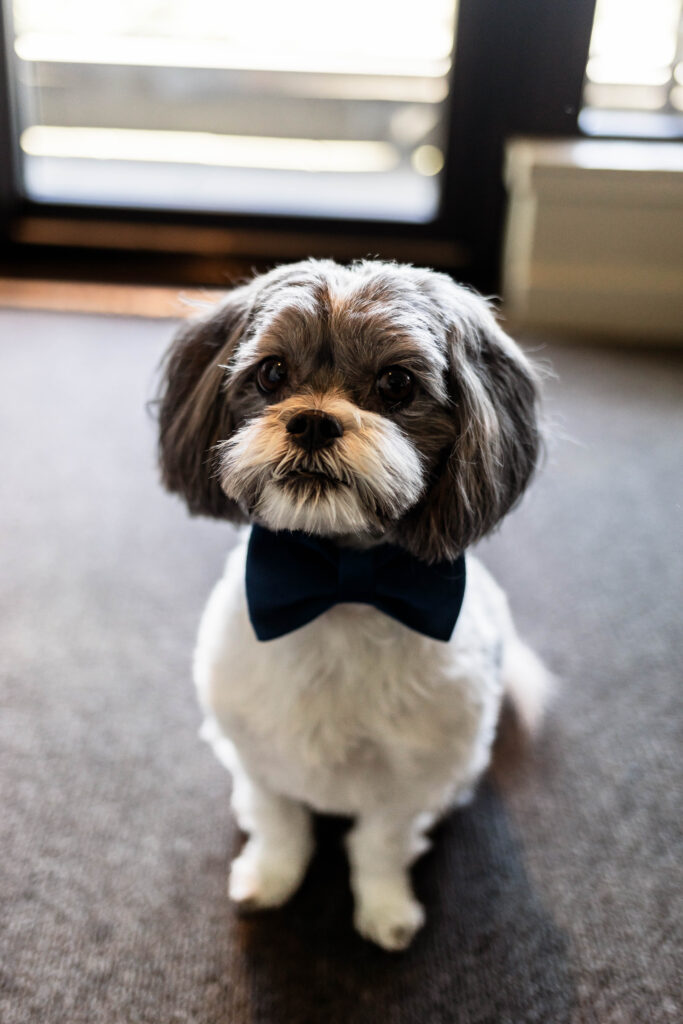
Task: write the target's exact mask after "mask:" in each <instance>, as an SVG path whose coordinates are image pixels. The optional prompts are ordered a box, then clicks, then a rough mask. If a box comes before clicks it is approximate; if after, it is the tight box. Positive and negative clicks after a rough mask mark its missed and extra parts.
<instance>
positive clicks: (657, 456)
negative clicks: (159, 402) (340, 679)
mask: <svg viewBox="0 0 683 1024" xmlns="http://www.w3.org/2000/svg"><path fill="white" fill-rule="evenodd" d="M170 332H171V325H170V324H169V323H164V322H143V321H136V320H133V319H131V320H125V319H116V320H115V319H107V318H97V317H94V316H93V317H86V316H75V315H58V314H48V313H42V314H41V313H30V312H8V311H4V312H2V313H0V430H1V434H0V441H1V445H2V452H1V456H0V458H1V461H0V491H1V493H2V503H1V505H0V531H1V537H2V545H1V548H0V600H1V602H2V604H1V615H0V672H1V677H2V716H1V719H0V730H1V742H2V746H1V748H0V758H1V760H0V782H1V786H2V795H1V808H2V810H1V815H0V843H1V845H0V885H1V896H2V902H3V911H2V919H1V921H0V928H1V933H2V967H1V977H0V1019H1V1020H2V1021H3V1022H4V1024H25V1022H40V1024H56V1022H65V1024H86V1022H87V1024H142V1022H144V1024H171V1022H182V1024H189V1022H195V1024H219V1022H221V1024H223V1022H225V1024H317V1022H321V1024H355V1022H358V1024H370V1022H373V1024H374V1022H376V1021H381V1022H382V1024H418V1022H419V1024H459V1022H462V1024H525V1022H538V1024H564V1022H571V1024H574V1022H591V1024H592V1022H597V1024H660V1022H662V1024H663V1022H674V1021H678V1020H681V1014H682V1013H683V1009H682V1008H681V1006H680V1004H679V1003H678V1002H677V1000H678V999H679V997H680V992H681V990H682V988H683V985H682V978H681V959H680V931H678V933H677V927H678V925H677V922H678V924H679V923H680V920H681V903H680V893H681V875H680V871H679V868H677V857H678V858H680V855H681V845H680V821H681V817H682V815H681V800H680V773H679V771H678V770H677V761H678V756H679V749H680V726H681V702H680V692H681V681H682V680H681V676H682V672H681V641H682V637H681V608H682V607H683V593H682V589H683V588H682V586H681V580H682V577H683V573H682V571H681V561H680V554H681V551H680V523H681V506H682V503H683V501H682V495H681V476H682V473H681V469H682V461H683V460H682V459H681V447H682V446H681V439H682V438H683V403H682V402H681V398H682V397H683V363H682V361H681V360H680V359H679V358H677V357H676V356H675V355H658V354H643V353H638V352H623V351H616V350H592V349H590V348H580V347H577V348H563V349H562V348H555V349H553V348H548V349H545V351H544V353H543V354H544V355H545V356H547V357H549V358H550V359H551V360H552V362H553V364H554V366H555V369H556V371H557V373H558V375H559V379H557V380H556V381H553V382H551V383H550V384H549V386H548V409H549V412H550V415H551V417H552V418H553V419H554V421H555V425H556V432H557V435H558V440H557V441H556V443H555V444H554V445H553V447H552V449H551V452H550V455H549V458H548V463H547V465H546V467H545V470H544V472H543V474H542V476H541V477H540V479H539V480H538V482H537V483H536V485H535V487H534V489H533V491H532V492H531V493H530V494H529V496H528V498H527V500H526V501H525V503H524V504H523V505H522V507H521V508H520V509H519V510H518V511H517V512H516V513H515V514H514V515H513V516H512V517H511V518H510V519H509V520H508V521H507V523H506V524H505V526H504V528H503V530H502V531H501V532H500V533H499V534H498V535H497V536H496V537H495V538H494V539H493V540H492V541H490V542H488V543H486V544H484V545H483V546H482V548H481V553H482V555H483V557H484V560H485V561H486V562H487V563H488V564H489V565H490V567H491V568H492V569H493V570H494V571H495V572H496V574H497V576H498V577H499V579H500V580H501V581H502V582H503V583H504V585H505V586H506V587H507V589H508V591H509V593H510V597H511V601H512V605H513V608H514V610H515V612H516V617H517V621H518V623H519V626H520V629H521V630H522V631H523V633H524V634H525V635H526V636H527V637H528V638H529V639H530V640H531V641H532V642H533V643H534V644H535V646H536V647H537V649H538V650H539V651H540V652H541V653H542V654H543V656H544V657H545V658H546V660H547V661H548V663H549V664H550V665H551V667H552V668H553V669H554V670H555V671H556V672H557V673H558V674H559V675H560V676H561V677H562V679H563V686H562V691H561V694H560V696H559V699H558V700H557V703H556V705H555V707H554V709H553V711H552V714H551V716H550V719H549V722H548V726H547V729H546V732H545V735H544V737H543V739H542V740H541V742H540V743H539V744H538V745H537V747H536V749H535V750H534V752H533V754H532V755H531V756H530V757H528V758H527V759H526V760H520V759H519V757H517V756H515V754H514V751H512V750H511V749H510V745H509V743H508V744H505V743H503V749H501V750H500V752H499V756H498V759H497V763H496V767H495V770H494V771H493V772H492V773H491V775H490V777H489V779H488V781H487V782H486V784H485V785H484V786H483V787H482V790H481V792H480V794H479V797H478V799H477V800H476V802H475V803H474V805H473V806H472V807H471V808H469V809H468V810H466V811H464V812H461V813H458V814H456V815H454V816H453V817H452V818H451V819H450V820H449V821H448V822H447V823H446V824H445V825H444V826H442V827H441V828H440V830H439V833H438V842H437V845H436V848H435V850H434V851H433V852H432V853H431V854H429V855H428V856H427V857H426V858H424V859H423V860H422V861H421V862H420V863H419V865H418V866H417V868H416V871H415V882H416V887H417V891H418V893H419V895H420V897H421V898H422V899H423V900H424V902H425V903H426V905H427V909H428V914H429V923H428V926H427V927H426V929H425V930H424V931H423V933H421V934H420V936H419V938H418V939H417V941H416V943H415V945H414V947H413V948H412V949H411V950H410V951H409V952H408V953H406V954H405V955H398V956H396V955H394V956H392V955H389V954H384V953H381V952H379V951H378V950H376V949H374V948H372V947H371V946H369V945H367V944H366V943H364V942H363V941H361V940H360V939H359V938H357V937H356V936H355V935H354V934H353V932H352V929H351V925H350V896H349V893H348V880H347V874H346V867H345V861H344V858H343V856H342V855H341V852H340V846H339V839H340V835H341V832H342V830H343V825H342V824H341V823H339V822H334V821H321V822H320V853H319V855H318V857H317V859H316V861H315V863H314V865H313V868H312V870H311V873H310V875H309V877H308V879H307V881H306V882H305V884H304V887H303V889H302V890H301V891H300V893H299V894H298V895H297V897H296V898H295V899H294V901H293V902H292V903H291V904H290V905H289V906H288V907H287V908H285V909H283V910H282V911H279V912H276V913H272V914H267V915H262V916H260V917H257V918H252V919H242V920H240V919H238V918H237V917H236V916H235V914H234V913H233V912H232V910H231V909H230V906H229V905H228V903H227V901H226V899H225V895H224V892H225V878H226V872H227V866H228V861H229V858H230V856H231V853H232V852H233V851H234V849H235V847H236V844H237V842H238V837H237V836H236V835H235V832H234V828H233V825H232V823H231V820H230V815H229V810H228V786H229V782H228V777H227V774H226V773H225V772H224V770H223V769H222V768H221V767H220V766H219V765H218V763H217V762H216V761H214V759H213V757H212V755H211V753H210V751H209V750H208V748H207V747H205V746H204V745H203V744H201V743H200V742H199V740H198V739H197V736H196V732H197V727H198V725H199V714H198V711H197V709H196V706H195V701H194V695H193V692H192V686H191V683H190V672H189V667H190V653H191V648H192V643H193V637H194V631H195V628H196V625H197V621H198V617H199V614H200V611H201V608H202V604H203V601H204V600H205V598H206V596H207V594H208V591H209V588H210V587H211V585H212V583H213V581H214V579H215V578H216V576H217V575H218V573H219V571H220V568H221V564H222V561H223V557H224V554H225V551H226V549H227V547H228V546H229V545H230V543H231V541H232V537H233V534H232V532H231V530H230V528H229V527H227V526H224V525H222V524H217V523H211V522H204V521H200V520H190V519H189V518H187V516H186V514H185V512H184V510H183V508H182V507H181V505H180V504H179V503H178V502H177V501H176V500H174V499H172V498H170V497H168V496H167V495H165V494H164V493H163V492H162V491H161V489H160V488H159V486H158V484H157V480H156V473H155V467H154V452H153V435H154V429H153V425H152V424H151V422H150V421H149V420H148V418H147V417H146V416H145V413H144V402H145V399H146V397H148V396H149V394H150V392H151V381H152V376H153V369H154V367H155V364H156V362H157V360H158V357H159V355H160V353H161V351H162V348H163V346H164V344H165V342H166V340H167V338H168V337H169V335H170ZM677 844H678V845H677ZM678 863H679V864H680V860H679V862H678ZM677 942H678V944H677ZM677 957H678V959H677Z"/></svg>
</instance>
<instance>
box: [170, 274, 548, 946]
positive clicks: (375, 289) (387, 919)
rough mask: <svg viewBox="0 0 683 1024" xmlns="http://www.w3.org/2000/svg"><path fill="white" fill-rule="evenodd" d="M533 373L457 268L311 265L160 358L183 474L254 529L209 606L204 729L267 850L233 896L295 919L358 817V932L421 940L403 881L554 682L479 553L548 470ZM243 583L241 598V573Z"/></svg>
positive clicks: (182, 482) (195, 494)
mask: <svg viewBox="0 0 683 1024" xmlns="http://www.w3.org/2000/svg"><path fill="white" fill-rule="evenodd" d="M540 449H541V429H540V426H539V386H538V372H537V370H536V369H535V368H534V367H533V366H532V364H531V363H530V361H529V360H528V359H527V358H526V357H525V355H524V354H523V353H522V351H521V350H520V349H519V348H518V347H517V345H516V344H515V343H514V342H513V341H512V340H511V339H510V338H509V337H508V336H507V335H506V334H505V333H504V332H503V330H502V329H501V328H500V326H499V325H498V323H497V322H496V320H495V318H494V316H493V314H492V311H491V309H490V307H489V304H488V302H487V301H486V300H485V299H483V298H482V297H481V296H479V295H478V294H476V293H475V292H473V291H471V290H469V289H467V288H465V287H463V286H460V285H458V284H456V283H454V281H453V280H451V278H450V277H448V276H446V275H444V274H441V273H436V272H434V271H431V270H426V269H418V268H415V267H413V266H410V265H400V264H395V263H387V262H380V261H373V260H365V261H359V262H357V263H354V264H352V265H350V266H342V265H339V264H337V263H335V262H333V261H330V260H313V259H311V260H308V261H304V262H300V263H295V264H292V265H286V266H280V267H277V268H276V269H274V270H271V271H270V272H268V273H266V274H263V275H261V276H257V277H255V278H254V279H253V280H251V281H250V282H248V283H245V284H242V285H240V286H238V287H235V288H234V289H233V290H232V291H231V292H229V293H228V294H227V296H226V298H225V299H224V300H223V301H222V302H219V303H218V304H217V305H216V307H215V308H212V309H210V310H208V311H207V312H204V313H202V314H201V315H200V316H199V317H198V318H196V319H192V320H189V321H187V322H186V323H185V324H184V325H183V326H182V327H181V328H180V330H179V332H178V334H177V336H176V337H175V339H174V340H173V342H172V344H171V347H170V349H169V351H168V353H167V356H166V358H165V361H164V364H163V371H162V382H161V387H160V392H159V455H160V466H161V474H162V479H163V483H164V484H165V486H166V488H167V489H168V490H170V491H171V492H174V493H176V494H179V495H181V496H182V498H183V499H184V500H185V502H186V503H187V506H188V508H189V511H190V512H191V513H193V514H200V515H208V516H214V517H217V518H220V519H225V520H228V521H230V522H233V523H243V524H252V531H251V535H250V536H249V537H247V538H245V540H244V541H243V543H241V544H240V545H238V546H237V547H236V548H234V549H233V550H232V552H231V553H230V555H229V557H228V561H227V565H226V568H225V573H224V575H223V577H222V579H221V580H220V581H219V582H218V583H217V585H216V587H215V589H214V590H213V593H212V594H211V597H210V599H209V602H208V605H207V607H206V609H205V611H204V614H203V617H202V620H201V625H200V628H199V637H198V642H197V647H196V651H195V656H194V677H195V681H196V685H197V689H198V694H199V701H200V704H201V707H202V710H203V713H204V716H205V721H204V725H203V727H202V735H203V736H204V738H205V739H206V740H208V741H209V742H210V743H211V744H212V746H213V748H214V750H215V753H216V754H217V755H218V757H219V759H220V760H221V762H222V763H223V764H224V765H225V766H226V767H227V768H228V769H229V771H230V772H231V774H232V781H233V788H232V807H233V810H234V814H235V817H236V820H237V823H238V825H239V827H240V829H241V830H242V831H243V832H244V833H246V835H247V840H246V843H245V845H244V847H243V849H242V851H241V852H240V853H239V855H238V856H237V857H236V858H235V859H234V860H233V862H232V865H231V868H230V873H229V879H228V894H229V896H230V898H231V899H232V900H233V901H234V902H235V903H236V904H238V905H239V906H240V907H241V908H243V909H245V910H257V909H262V908H268V907H276V906H279V905H281V904H282V903H284V902H285V901H286V900H288V899H289V897H291V896H292V894H293V893H294V892H295V891H296V890H297V888H298V887H299V885H300V883H301V882H302V879H303V877H304V875H305V872H306V869H307V866H308V863H309V860H310V858H311V855H312V852H313V837H312V827H311V817H312V812H314V811H315V812H323V813H331V814H338V815H345V816H350V817H352V818H353V819H354V824H353V826H352V828H351V829H350V831H349V833H348V836H347V850H348V856H349V863H350V870H351V887H352V890H353V896H354V907H355V910H354V923H355V926H356V928H357V930H358V931H359V932H360V934H361V935H362V936H364V937H365V938H367V939H369V940H371V941H373V942H375V943H377V944H378V945H379V946H381V947H383V948H384V949H386V950H402V949H405V948H406V947H407V946H408V945H409V944H410V942H411V940H412V938H413V936H414V935H415V933H416V932H417V930H418V929H419V928H420V927H421V926H422V924H423V923H424V918H425V914H424V909H423V907H422V906H421V905H420V903H419V902H418V901H417V900H416V898H415V896H414V894H413V892H412V889H411V883H410V876H409V868H410V865H411V864H412V863H413V861H414V860H415V859H416V858H417V857H418V856H419V855H420V854H421V853H422V852H424V851H425V850H426V849H427V848H428V846H429V839H428V838H427V833H428V831H429V830H430V828H431V827H432V826H433V825H434V823H435V822H436V821H437V820H438V819H439V818H440V817H441V816H443V815H444V814H445V813H447V812H448V811H449V810H451V809H453V808H456V807H460V806H462V805H464V804H466V803H468V802H469V801H470V800H471V799H472V795H473V793H474V790H475V787H476V784H477V781H478V780H479V779H480V777H481V776H482V774H483V773H484V771H485V770H486V768H487V766H488V764H489V761H490V756H491V747H492V743H493V740H494V736H495V732H496V726H497V721H498V717H499V711H500V707H501V702H502V699H503V696H504V694H506V693H507V694H509V695H511V696H512V698H513V702H515V703H516V705H517V707H518V710H519V711H520V714H521V716H522V718H523V719H524V720H525V721H526V722H527V724H528V725H529V726H530V727H531V726H533V724H534V720H535V719H537V718H538V716H539V714H540V710H541V708H542V706H543V702H544V699H545V694H546V691H547V683H548V680H549V676H548V674H547V673H546V671H545V669H544V667H543V665H542V663H541V662H540V660H539V659H538V658H537V656H536V655H535V654H534V653H533V652H532V651H531V650H530V648H528V647H527V646H526V645H525V644H524V643H523V642H522V640H521V639H520V638H519V637H518V635H517V633H516V631H515V628H514V626H513V622H512V619H511V616H510V613H509V610H508V607H507V602H506V598H505V596H504V594H503V593H502V591H501V590H500V589H499V587H498V586H497V584H496V583H495V582H494V581H493V579H492V578H491V576H490V575H489V573H488V572H487V571H486V570H485V568H484V567H483V566H482V565H481V564H480V562H479V561H478V560H477V559H476V558H474V557H473V556H471V555H469V554H468V555H467V558H466V559H465V556H464V552H465V551H466V549H467V548H468V547H470V546H471V545H472V544H474V542H475V541H477V540H479V539H480V538H481V537H483V536H485V535H486V534H488V533H489V532H490V531H491V530H493V529H494V528H495V527H496V526H497V525H498V524H499V522H500V521H501V519H502V518H503V517H504V516H505V514H506V513H507V512H508V510H509V509H510V508H512V506H513V505H515V503H516V502H517V501H518V499H519V498H520V496H521V495H522V493H523V491H524V490H525V488H526V486H527V483H528V481H529V480H530V478H531V476H532V474H533V472H534V469H535V467H536V465H537V462H538V459H539V451H540ZM245 580H246V584H245Z"/></svg>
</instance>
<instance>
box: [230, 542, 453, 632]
mask: <svg viewBox="0 0 683 1024" xmlns="http://www.w3.org/2000/svg"><path fill="white" fill-rule="evenodd" d="M246 584H247V604H248V607H249V618H250V619H251V623H252V626H253V627H254V632H255V633H256V636H257V637H258V639H259V640H274V639H275V638H276V637H280V636H284V635H285V634H286V633H291V632H292V631H293V630H295V629H299V628H300V627H301V626H305V625H306V623H308V622H312V621H313V619H316V618H317V617H318V616H319V615H322V614H323V612H326V611H327V610H328V609H329V608H332V607H333V606H334V605H336V604H347V603H359V604H368V605H372V606H373V607H375V608H378V609H379V610H380V611H381V612H384V614H385V615H390V616H391V617H392V618H394V619H397V620H398V621H399V622H402V623H403V624H404V625H405V626H409V627H410V629H414V630H416V631H417V632H418V633H423V634H424V635H425V636H429V637H432V638H433V639H435V640H444V641H446V640H450V637H451V634H452V632H453V629H454V627H455V624H456V622H457V620H458V615H459V614H460V609H461V607H462V601H463V597H464V595H465V556H464V555H460V556H459V557H458V558H456V559H455V561H453V562H437V563H436V564H435V565H428V564H427V563H426V562H421V561H420V560H419V559H418V558H415V556H414V555H411V554H409V553H408V552H407V551H404V550H403V549H402V548H399V547H396V546H395V545H393V544H380V545H378V546H377V547H373V548H367V549H366V550H363V551H357V550H355V549H353V548H342V547H338V546H337V545H336V544H335V543H334V542H333V541H331V540H328V539H327V538H323V537H314V536H310V535H309V534H305V533H299V532H292V531H287V530H283V531H280V532H278V533H272V532H271V531H270V530H266V529H264V528H263V527H261V526H254V527H253V528H252V531H251V537H250V538H249V547H248V550H247V574H246Z"/></svg>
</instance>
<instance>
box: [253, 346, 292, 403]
mask: <svg viewBox="0 0 683 1024" xmlns="http://www.w3.org/2000/svg"><path fill="white" fill-rule="evenodd" d="M286 380H287V363H286V362H285V361H284V359H278V358H277V356H269V357H268V358H267V359H264V360H263V362H262V363H260V365H259V368H258V370H257V371H256V383H257V385H258V389H259V391H261V392H262V394H264V395H272V394H273V393H274V392H275V391H277V390H278V388H281V387H282V385H283V384H284V382H285V381H286Z"/></svg>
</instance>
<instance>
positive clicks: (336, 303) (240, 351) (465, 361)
mask: <svg viewBox="0 0 683 1024" xmlns="http://www.w3.org/2000/svg"><path fill="white" fill-rule="evenodd" d="M160 428H161V429H160V457H161V466H162V474H163V478H164V482H165V483H166V486H167V487H168V488H169V489H170V490H172V491H176V492H179V493H180V494H182V495H183V496H184V497H185V499H186V501H187V503H188V506H189V508H190V510H191V511H192V512H197V513H204V514H208V515H214V516H219V517H223V518H228V519H232V520H242V521H244V520H255V521H258V522H260V523H262V524H263V525H264V526H267V527H269V528H271V529H273V530H279V529H289V530H304V531H306V532H309V533H318V534H322V535H326V536H338V537H345V538H349V539H355V540H356V541H357V542H359V543H363V542H367V541H368V540H372V539H376V538H386V539H390V540H392V541H394V542H395V543H399V544H402V545H403V546H404V547H406V548H407V549H408V550H410V551H412V552H413V553H414V554H416V555H418V557H422V558H425V559H426V560H429V561H433V560H436V559H441V558H452V557H454V556H455V555H456V554H457V553H459V552H460V551H462V550H463V549H464V548H465V547H466V546H467V545H468V544H470V543H472V542H473V541H474V540H476V539H477V538H478V537H480V536H482V535H483V534H484V533H486V532H487V531H488V530H490V529H491V528H492V527H493V526H494V525H495V524H496V523H497V522H498V521H499V520H500V519H501V517H502V516H503V515H504V514H505V512H506V511H507V510H508V509H509V508H510V506H511V505H512V504H513V503H514V502H515V501H516V499H517V498H518V497H519V495H520V494H521V493H522V491H523V489H524V487H525V486H526V483H527V481H528V479H529V476H530V474H531V472H532V470H533V468H534V465H535V462H536V459H537V453H538V428H537V421H536V386H535V379H534V374H533V371H532V369H531V367H530V366H529V364H528V362H527V361H526V359H525V358H524V356H523V355H522V353H521V352H520V350H519V349H518V348H517V347H516V345H515V344H514V342H512V341H511V340H510V339H509V338H508V337H507V336H506V335H505V334H503V332H502V331H501V330H500V328H499V327H498V326H497V325H496V323H495V321H494V319H493V317H492V315H491V313H490V311H489V309H488V306H487V304H486V303H485V301H484V300H483V299H481V298H480V297H479V296H477V295H475V294H473V293H471V292H469V291H467V290H466V289H464V288H461V287H459V286H458V285H456V284H454V283H453V282H452V281H451V280H450V278H448V277H446V276H445V275H441V274H436V273H434V272H432V271H428V270H418V269H415V268H413V267H409V266H400V265H395V264H386V263H379V262H363V263H358V264H355V265H353V266H351V267H348V268H347V267H342V266H339V265H337V264H335V263H332V262H330V261H314V260H311V261H307V262H304V263H298V264H294V265H292V266H288V267H280V268H278V269H276V270H274V271H271V272H270V273H269V274H265V275H263V276H262V277H259V278H256V279H255V280H253V281H252V282H251V283H250V284H247V285H244V286H242V287H240V288H237V289H235V290H234V291H233V292H232V293H231V294H230V295H229V296H228V297H227V299H226V300H225V302H224V303H223V304H221V305H220V306H218V307H217V308H216V309H215V310H214V311H212V312H211V314H209V315H205V316H204V317H202V318H200V319H198V320H195V321H191V322H188V323H187V324H186V325H184V326H183V328H182V329H181V330H180V332H179V334H178V336H177V337H176V339H175V341H174V343H173V345H172V347H171V350H170V352H169V355H168V358H167V360H166V364H165V379H164V383H163V386H162V393H161V406H160Z"/></svg>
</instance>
